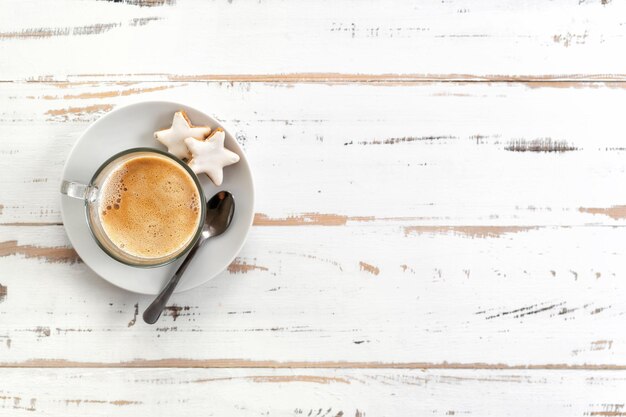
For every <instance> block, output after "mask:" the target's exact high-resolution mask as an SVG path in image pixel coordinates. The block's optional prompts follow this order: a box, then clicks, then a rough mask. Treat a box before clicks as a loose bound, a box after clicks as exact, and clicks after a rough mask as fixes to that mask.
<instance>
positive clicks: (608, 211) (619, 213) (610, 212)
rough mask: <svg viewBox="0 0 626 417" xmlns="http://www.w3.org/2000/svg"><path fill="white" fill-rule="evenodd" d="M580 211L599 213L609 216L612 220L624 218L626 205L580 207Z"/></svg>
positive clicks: (625, 217) (625, 216)
mask: <svg viewBox="0 0 626 417" xmlns="http://www.w3.org/2000/svg"><path fill="white" fill-rule="evenodd" d="M578 211H580V212H581V213H589V214H593V215H596V214H601V215H604V216H609V217H610V218H612V219H614V220H620V219H626V205H625V206H611V207H604V208H602V207H580V208H579V209H578Z"/></svg>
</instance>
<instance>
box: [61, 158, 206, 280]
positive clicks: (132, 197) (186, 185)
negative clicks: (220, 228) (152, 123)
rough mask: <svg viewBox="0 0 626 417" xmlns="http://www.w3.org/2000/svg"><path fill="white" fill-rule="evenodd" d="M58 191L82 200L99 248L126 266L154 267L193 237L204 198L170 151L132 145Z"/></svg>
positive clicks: (191, 243)
mask: <svg viewBox="0 0 626 417" xmlns="http://www.w3.org/2000/svg"><path fill="white" fill-rule="evenodd" d="M61 193H62V194H64V195H67V196H68V197H72V198H76V199H80V200H83V201H84V206H85V216H86V222H87V225H88V227H89V230H90V231H91V234H92V236H93V238H94V239H95V241H96V243H97V244H98V246H100V248H102V250H103V251H104V252H105V253H106V254H107V255H109V256H111V257H112V258H114V259H116V260H117V261H119V262H122V263H124V264H126V265H130V266H136V267H144V268H146V267H157V266H162V265H166V264H168V263H171V262H174V261H176V260H177V259H179V258H181V257H182V256H184V255H185V254H186V253H187V252H188V251H189V250H190V249H191V248H192V247H193V246H194V245H195V243H196V242H197V241H198V239H199V238H200V234H201V232H202V227H203V224H204V218H205V209H206V202H205V196H204V192H203V190H202V186H201V185H200V182H199V180H198V177H197V176H196V174H194V173H193V171H191V169H190V168H189V167H188V166H187V164H185V163H184V162H183V161H181V160H180V159H179V158H177V157H175V156H174V155H172V154H169V153H167V152H163V151H160V150H157V149H152V148H133V149H128V150H125V151H123V152H120V153H118V154H116V155H113V156H112V157H111V158H109V159H108V160H107V161H105V162H104V163H103V164H102V165H101V166H100V167H99V168H98V169H97V170H96V172H95V173H94V175H93V177H92V178H91V181H89V184H82V183H79V182H76V181H69V180H63V182H62V184H61Z"/></svg>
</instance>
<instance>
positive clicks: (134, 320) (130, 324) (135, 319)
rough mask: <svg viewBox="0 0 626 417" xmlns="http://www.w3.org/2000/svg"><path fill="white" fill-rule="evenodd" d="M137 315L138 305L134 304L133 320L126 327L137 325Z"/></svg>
mask: <svg viewBox="0 0 626 417" xmlns="http://www.w3.org/2000/svg"><path fill="white" fill-rule="evenodd" d="M138 315H139V303H137V304H135V313H134V314H133V318H132V319H131V320H130V321H129V322H128V327H133V326H134V325H135V323H137V316H138Z"/></svg>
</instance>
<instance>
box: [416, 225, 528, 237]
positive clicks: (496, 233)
mask: <svg viewBox="0 0 626 417" xmlns="http://www.w3.org/2000/svg"><path fill="white" fill-rule="evenodd" d="M537 228H538V227H537V226H406V227H405V228H404V235H405V236H408V235H409V234H412V233H415V234H423V233H428V234H454V235H459V236H465V237H470V238H472V239H484V238H499V237H502V236H504V235H507V234H513V233H521V232H527V231H530V230H534V229H537Z"/></svg>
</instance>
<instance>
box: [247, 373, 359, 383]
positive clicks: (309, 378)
mask: <svg viewBox="0 0 626 417" xmlns="http://www.w3.org/2000/svg"><path fill="white" fill-rule="evenodd" d="M251 379H252V380H253V381H254V382H313V383H315V384H330V383H333V382H337V383H341V384H349V383H350V381H348V380H347V379H345V378H337V377H325V376H315V375H268V376H253V377H251Z"/></svg>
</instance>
